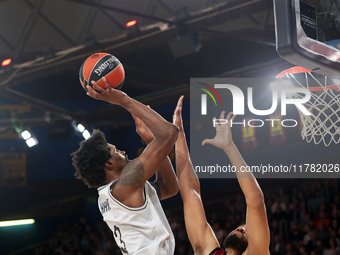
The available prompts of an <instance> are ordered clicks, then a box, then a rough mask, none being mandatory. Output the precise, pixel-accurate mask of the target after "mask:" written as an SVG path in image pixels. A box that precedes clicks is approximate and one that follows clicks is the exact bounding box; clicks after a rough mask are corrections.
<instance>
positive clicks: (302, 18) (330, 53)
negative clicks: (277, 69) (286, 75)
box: [274, 0, 340, 78]
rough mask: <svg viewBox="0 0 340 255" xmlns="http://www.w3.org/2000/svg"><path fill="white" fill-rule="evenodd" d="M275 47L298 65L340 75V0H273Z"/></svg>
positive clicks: (337, 76)
mask: <svg viewBox="0 0 340 255" xmlns="http://www.w3.org/2000/svg"><path fill="white" fill-rule="evenodd" d="M274 18H275V35H276V49H277V52H278V54H279V55H280V56H281V57H282V58H284V59H285V60H287V61H288V62H291V63H293V64H295V65H298V66H302V67H304V68H307V69H309V70H312V71H313V72H317V73H320V74H322V75H326V76H329V77H332V78H339V77H340V1H339V0H303V1H300V0H274Z"/></svg>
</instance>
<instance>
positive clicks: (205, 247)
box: [173, 96, 219, 255]
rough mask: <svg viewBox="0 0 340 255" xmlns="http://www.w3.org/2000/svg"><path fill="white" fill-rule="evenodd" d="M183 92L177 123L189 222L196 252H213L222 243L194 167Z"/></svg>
mask: <svg viewBox="0 0 340 255" xmlns="http://www.w3.org/2000/svg"><path fill="white" fill-rule="evenodd" d="M182 102H183V96H182V97H181V98H180V99H179V100H178V104H177V107H176V109H175V112H174V121H173V123H174V124H175V125H176V126H177V127H178V128H179V134H178V138H177V141H176V144H175V148H176V170H177V176H178V182H179V190H180V193H181V196H182V200H183V207H184V219H185V226H186V230H187V233H188V237H189V240H190V243H191V245H192V247H193V249H194V252H195V254H196V255H200V254H203V255H205V254H209V253H210V252H211V251H212V250H213V249H215V248H217V247H219V243H218V241H217V239H216V237H215V234H214V232H213V230H212V229H211V227H210V225H209V223H208V222H207V219H206V216H205V212H204V207H203V204H202V200H201V196H200V183H199V180H198V178H197V175H196V173H195V171H194V169H193V166H192V163H191V159H190V155H189V150H188V146H187V142H186V138H185V133H184V129H183V121H182Z"/></svg>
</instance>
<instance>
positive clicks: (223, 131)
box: [202, 112, 270, 254]
mask: <svg viewBox="0 0 340 255" xmlns="http://www.w3.org/2000/svg"><path fill="white" fill-rule="evenodd" d="M224 114H225V113H224V112H222V113H221V116H220V119H224ZM232 115H233V114H232V112H230V113H229V114H228V116H227V117H226V120H227V124H223V125H216V136H215V137H214V138H213V139H206V140H204V141H203V142H202V145H205V144H212V145H214V146H216V147H218V148H220V149H222V150H224V151H225V153H226V154H227V155H228V157H229V159H230V161H231V163H232V165H233V166H235V167H236V175H237V180H238V182H239V184H240V187H241V189H242V192H243V194H244V196H245V199H246V203H247V216H246V217H247V218H246V226H247V239H248V249H247V251H248V254H249V253H251V254H268V253H269V242H270V234H269V227H268V220H267V213H266V207H265V203H264V197H263V193H262V190H261V188H260V186H259V185H258V183H257V181H256V179H255V177H254V175H253V174H252V173H251V172H246V171H244V169H245V167H246V166H247V165H246V163H245V161H244V159H243V158H242V156H241V154H240V152H239V151H238V149H237V147H236V145H235V144H234V142H233V140H232V134H231V122H232V121H234V119H235V117H236V115H234V116H233V117H232Z"/></svg>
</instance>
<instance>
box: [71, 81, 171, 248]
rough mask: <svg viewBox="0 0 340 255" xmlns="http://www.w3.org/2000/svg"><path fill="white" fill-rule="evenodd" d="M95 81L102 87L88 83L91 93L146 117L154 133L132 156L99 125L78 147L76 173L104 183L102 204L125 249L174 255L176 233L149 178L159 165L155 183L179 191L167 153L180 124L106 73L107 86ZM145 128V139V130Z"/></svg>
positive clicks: (164, 193) (93, 184)
mask: <svg viewBox="0 0 340 255" xmlns="http://www.w3.org/2000/svg"><path fill="white" fill-rule="evenodd" d="M92 83H93V85H94V88H95V89H96V90H97V91H96V90H94V89H92V88H91V87H90V86H87V89H88V93H87V95H88V96H90V97H92V98H94V99H97V100H104V101H106V102H109V103H112V104H116V105H120V106H122V107H123V108H125V109H126V110H127V111H129V112H130V113H131V114H133V115H134V116H135V118H139V119H140V120H142V121H143V122H144V123H145V125H146V126H147V127H148V128H149V129H150V130H151V132H152V134H153V135H154V138H152V139H151V140H148V141H147V142H148V145H147V147H146V148H145V150H144V151H143V153H142V154H141V155H140V156H139V157H137V158H136V159H134V160H129V159H128V157H127V155H126V154H125V152H124V151H120V150H118V149H117V148H116V147H115V146H114V145H112V144H109V143H107V142H106V140H105V136H104V134H103V133H102V132H100V131H99V130H94V132H93V134H92V135H91V137H90V138H89V139H88V140H86V141H83V142H81V143H80V148H79V149H78V150H77V151H75V152H74V153H72V156H73V166H74V167H75V168H76V173H75V176H76V178H78V179H82V180H83V181H84V183H85V184H86V185H87V186H88V187H89V188H98V193H99V198H98V205H99V209H100V211H101V213H102V215H103V219H104V220H105V221H106V223H107V225H108V226H109V227H110V229H111V230H112V232H113V236H114V238H115V240H116V243H117V245H118V246H119V247H120V249H121V251H122V254H134V255H139V254H143V255H146V254H148V255H173V253H174V246H175V243H174V236H173V234H172V231H171V228H170V226H169V223H168V221H167V219H166V217H165V214H164V212H163V210H162V207H161V204H160V202H159V198H158V195H157V191H156V189H155V188H154V187H153V186H152V185H151V184H150V183H149V182H148V179H149V178H150V177H152V176H153V175H154V174H155V172H156V171H157V170H158V172H157V180H156V182H155V183H156V185H155V186H156V187H159V189H158V190H159V193H160V197H161V198H166V197H169V196H172V195H174V194H176V193H177V191H178V183H177V179H176V176H175V174H174V172H173V168H172V165H171V162H170V161H169V159H168V158H167V155H168V154H169V152H170V150H171V149H172V147H173V146H174V143H175V141H176V138H177V134H178V128H177V127H176V126H175V125H173V124H172V123H169V122H167V121H166V120H164V119H163V118H162V117H161V116H160V115H158V114H157V113H156V112H155V111H153V110H152V109H150V108H148V107H147V106H145V105H143V104H142V103H140V102H138V101H136V100H134V99H132V98H130V97H129V96H127V95H126V94H125V93H124V92H122V91H120V90H116V89H113V88H111V87H110V85H109V84H108V82H107V81H106V79H104V83H105V85H106V87H107V88H106V89H102V88H101V87H100V86H98V85H97V84H96V83H95V82H92ZM137 131H140V129H139V128H138V126H137ZM139 133H140V134H141V136H142V138H144V139H145V137H143V135H142V133H143V132H142V131H140V132H139Z"/></svg>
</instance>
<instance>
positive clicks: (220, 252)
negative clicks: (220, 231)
mask: <svg viewBox="0 0 340 255" xmlns="http://www.w3.org/2000/svg"><path fill="white" fill-rule="evenodd" d="M209 255H226V253H225V250H224V249H222V248H220V247H218V248H216V249H214V250H213V251H212V252H210V253H209Z"/></svg>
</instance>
